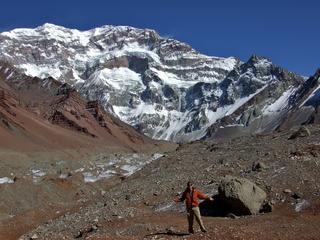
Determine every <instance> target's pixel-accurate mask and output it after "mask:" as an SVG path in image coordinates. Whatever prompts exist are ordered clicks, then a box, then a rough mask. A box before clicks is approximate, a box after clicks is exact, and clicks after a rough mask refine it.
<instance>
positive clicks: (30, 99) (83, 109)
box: [0, 62, 169, 152]
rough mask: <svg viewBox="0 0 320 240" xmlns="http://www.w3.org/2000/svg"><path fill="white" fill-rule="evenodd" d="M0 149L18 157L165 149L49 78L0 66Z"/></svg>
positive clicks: (8, 66)
mask: <svg viewBox="0 0 320 240" xmlns="http://www.w3.org/2000/svg"><path fill="white" fill-rule="evenodd" d="M0 100H1V102H0V120H1V121H0V135H1V140H0V148H5V149H14V150H18V151H19V150H21V151H31V152H32V151H33V150H36V151H41V150H42V151H44V150H45V149H48V148H49V149H51V150H54V149H68V148H70V149H81V148H94V147H108V146H109V147H113V148H118V150H119V151H139V149H144V150H147V151H148V148H149V151H150V152H152V151H154V150H152V149H154V148H157V146H158V147H159V149H160V148H161V147H164V148H165V146H166V145H169V144H168V143H165V142H158V141H155V140H152V139H150V138H148V137H146V136H144V135H143V134H141V133H139V132H137V131H136V130H135V129H134V128H133V127H131V126H129V125H127V124H125V123H123V122H121V121H120V120H118V119H116V118H114V117H113V116H110V114H108V113H107V112H106V111H105V110H104V109H103V107H102V106H100V105H99V104H98V102H97V101H87V100H85V99H84V97H82V96H81V95H80V94H79V93H77V91H76V90H75V89H73V88H71V87H70V86H68V85H67V84H62V83H60V82H58V81H56V80H54V79H53V78H46V79H39V78H37V77H33V78H32V77H28V76H25V75H23V74H21V73H19V71H18V70H16V69H14V68H13V67H11V66H10V64H7V63H5V62H0Z"/></svg>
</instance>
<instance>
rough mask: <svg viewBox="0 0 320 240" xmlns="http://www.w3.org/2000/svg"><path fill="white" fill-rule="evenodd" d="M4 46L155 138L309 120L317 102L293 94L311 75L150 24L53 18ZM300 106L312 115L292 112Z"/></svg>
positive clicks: (205, 135) (27, 69) (13, 60)
mask: <svg viewBox="0 0 320 240" xmlns="http://www.w3.org/2000/svg"><path fill="white" fill-rule="evenodd" d="M0 46H1V49H2V52H1V53H0V59H1V60H3V61H6V62H8V63H10V64H12V65H13V66H14V67H15V68H17V69H19V71H21V72H22V73H24V74H26V75H28V76H31V77H38V78H49V77H52V78H54V79H56V80H58V81H60V82H61V83H67V84H70V85H71V86H72V87H74V88H75V89H76V90H77V91H78V92H80V93H81V94H82V95H83V96H84V97H85V98H87V99H89V100H90V101H96V100H97V101H99V103H100V104H101V105H102V106H103V107H104V108H105V109H106V110H107V111H108V112H110V113H111V114H112V115H114V116H116V117H118V118H120V119H121V120H122V121H124V122H126V123H128V124H130V125H132V126H134V128H136V129H137V130H139V131H140V132H142V133H144V134H146V135H147V136H149V137H152V138H154V139H164V140H173V141H176V142H188V141H192V140H196V139H212V140H219V139H223V138H229V137H234V136H237V135H240V134H243V133H263V132H270V131H273V130H276V129H280V128H284V127H286V126H290V125H292V124H302V123H305V122H306V119H304V118H308V117H311V116H312V115H314V114H315V111H316V108H317V107H316V106H314V105H312V106H310V105H308V106H306V105H305V104H302V103H299V102H297V101H293V100H292V99H294V96H296V94H297V92H301V94H312V92H310V91H311V90H310V89H309V90H310V91H309V90H305V91H303V90H302V89H303V88H308V87H310V86H309V85H307V84H305V82H306V78H305V77H302V76H300V75H298V74H295V73H293V72H289V71H286V70H284V69H282V68H281V67H279V66H277V65H275V64H274V63H273V62H272V61H271V60H269V59H267V58H264V57H261V56H256V55H253V56H252V57H251V58H250V59H249V60H248V61H247V62H245V63H244V62H241V61H240V60H239V59H237V58H235V57H230V58H219V57H209V56H206V55H204V54H202V53H200V52H198V51H196V50H195V49H193V48H192V47H191V46H189V45H188V44H186V43H181V42H179V41H176V40H173V39H165V38H162V37H160V36H159V35H158V34H157V33H156V32H155V31H153V30H149V29H136V28H132V27H125V26H120V27H115V26H103V27H100V28H95V29H92V30H88V31H78V30H73V29H67V28H64V27H60V26H56V25H53V24H45V25H43V26H40V27H38V28H35V29H15V30H12V31H10V32H3V33H2V34H0ZM317 84H318V82H317V83H316V86H317ZM308 96H309V95H304V96H303V97H302V96H301V99H303V98H308ZM301 104H302V105H301ZM297 108H298V109H300V110H299V111H298V112H301V113H302V112H303V114H304V112H307V115H304V118H303V119H302V118H301V119H300V118H299V117H297V116H295V117H293V116H292V117H291V118H288V116H289V115H291V114H292V113H293V111H296V109H297ZM305 108H308V109H309V110H308V111H304V110H303V109H305ZM301 109H302V110H301ZM290 119H292V120H290ZM293 119H295V120H294V121H293Z"/></svg>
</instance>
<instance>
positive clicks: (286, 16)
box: [0, 0, 320, 77]
mask: <svg viewBox="0 0 320 240" xmlns="http://www.w3.org/2000/svg"><path fill="white" fill-rule="evenodd" d="M319 9H320V1H319V0H303V1H300V0H268V1H266V0H199V1H195V0H192V1H191V0H183V1H182V0H170V1H168V0H161V1H154V0H120V1H116V0H112V1H109V0H90V1H88V0H86V1H83V0H63V1H62V0H56V1H43V0H34V1H28V0H20V1H19V0H9V1H3V2H2V3H1V10H0V32H3V31H9V30H12V29H14V28H25V27H27V28H35V27H38V26H41V25H43V24H44V23H53V24H57V25H60V26H64V27H67V28H73V29H79V30H89V29H92V28H95V27H100V26H103V25H115V26H120V25H121V26H132V27H136V28H149V29H154V30H156V31H157V32H158V33H159V34H160V35H161V36H163V37H169V38H173V39H176V40H179V41H181V42H186V43H188V44H190V45H191V46H192V47H193V48H195V49H196V50H198V51H200V52H202V53H203V54H206V55H209V56H217V57H230V56H235V57H238V58H240V59H241V60H242V61H244V62H245V61H247V60H248V59H249V58H250V56H251V55H253V54H257V55H260V56H264V57H267V58H269V59H270V60H272V61H273V62H274V63H276V64H277V65H279V66H281V67H283V68H285V69H287V70H290V71H294V72H297V73H299V74H301V75H303V76H307V77H308V76H310V75H313V74H314V73H315V72H316V70H317V68H320V54H319V53H320V13H319Z"/></svg>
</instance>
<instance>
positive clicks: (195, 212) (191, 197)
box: [173, 181, 214, 234]
mask: <svg viewBox="0 0 320 240" xmlns="http://www.w3.org/2000/svg"><path fill="white" fill-rule="evenodd" d="M198 198H199V199H205V200H210V201H213V200H214V199H213V198H212V197H207V196H204V195H203V194H202V193H201V192H200V191H199V190H198V189H196V188H195V187H194V184H193V182H191V181H189V182H188V184H187V188H186V190H185V191H184V192H183V194H182V196H181V198H179V199H173V201H174V202H183V201H184V200H186V207H187V217H188V223H189V233H190V234H193V218H194V217H195V218H196V221H197V222H198V224H199V226H200V228H201V231H202V232H207V230H206V229H205V227H204V226H203V222H202V220H201V214H200V209H199V202H198Z"/></svg>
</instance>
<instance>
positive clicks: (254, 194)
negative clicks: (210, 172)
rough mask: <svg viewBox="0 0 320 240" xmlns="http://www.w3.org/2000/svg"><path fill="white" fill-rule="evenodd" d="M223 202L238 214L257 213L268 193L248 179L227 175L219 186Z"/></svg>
mask: <svg viewBox="0 0 320 240" xmlns="http://www.w3.org/2000/svg"><path fill="white" fill-rule="evenodd" d="M219 194H220V196H221V198H222V200H223V202H224V203H225V204H227V205H229V206H230V207H231V208H232V209H233V211H234V212H235V213H236V214H239V215H252V214H257V213H258V212H259V210H260V208H261V206H262V204H263V201H264V200H265V199H266V197H267V194H266V193H265V192H264V191H263V190H262V189H261V188H259V187H258V186H257V185H256V184H254V183H252V182H251V181H249V180H248V179H245V178H238V177H227V178H225V179H224V180H223V181H222V183H221V184H220V186H219Z"/></svg>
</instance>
